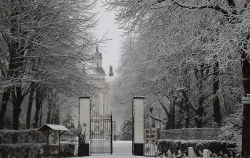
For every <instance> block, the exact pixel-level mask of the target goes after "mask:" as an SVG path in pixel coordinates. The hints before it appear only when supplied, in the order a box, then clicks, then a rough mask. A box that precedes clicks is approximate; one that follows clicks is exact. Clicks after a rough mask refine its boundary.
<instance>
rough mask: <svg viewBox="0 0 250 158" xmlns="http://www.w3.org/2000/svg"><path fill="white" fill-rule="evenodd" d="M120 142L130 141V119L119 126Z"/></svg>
mask: <svg viewBox="0 0 250 158" xmlns="http://www.w3.org/2000/svg"><path fill="white" fill-rule="evenodd" d="M120 139H121V140H132V119H128V120H125V121H124V122H123V123H122V126H121V132H120Z"/></svg>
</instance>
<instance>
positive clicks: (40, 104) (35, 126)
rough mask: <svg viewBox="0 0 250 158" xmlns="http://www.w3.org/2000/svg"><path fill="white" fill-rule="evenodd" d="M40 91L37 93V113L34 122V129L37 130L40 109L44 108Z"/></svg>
mask: <svg viewBox="0 0 250 158" xmlns="http://www.w3.org/2000/svg"><path fill="white" fill-rule="evenodd" d="M38 89H39V88H38ZM38 89H37V91H36V97H35V101H36V112H35V116H34V121H33V128H37V127H38V120H39V112H40V109H41V106H42V102H41V99H40V97H41V96H39V93H38Z"/></svg>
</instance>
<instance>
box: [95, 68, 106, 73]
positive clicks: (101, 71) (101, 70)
mask: <svg viewBox="0 0 250 158" xmlns="http://www.w3.org/2000/svg"><path fill="white" fill-rule="evenodd" d="M94 71H95V72H97V73H101V74H105V71H104V70H103V68H102V67H95V68H94Z"/></svg>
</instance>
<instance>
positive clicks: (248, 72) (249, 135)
mask: <svg viewBox="0 0 250 158" xmlns="http://www.w3.org/2000/svg"><path fill="white" fill-rule="evenodd" d="M241 58H242V60H243V61H242V75H243V88H244V95H245V96H246V95H247V94H250V63H249V61H248V60H247V54H246V53H245V52H243V53H242V56H241ZM242 120H243V127H242V151H241V154H242V157H243V158H249V157H250V105H249V104H248V105H247V104H243V118H242Z"/></svg>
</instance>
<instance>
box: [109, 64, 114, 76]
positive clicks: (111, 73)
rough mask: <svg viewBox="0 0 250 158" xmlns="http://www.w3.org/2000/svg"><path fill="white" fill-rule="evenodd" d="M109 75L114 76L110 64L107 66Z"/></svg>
mask: <svg viewBox="0 0 250 158" xmlns="http://www.w3.org/2000/svg"><path fill="white" fill-rule="evenodd" d="M109 76H111V77H112V76H114V73H113V67H112V65H110V67H109Z"/></svg>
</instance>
